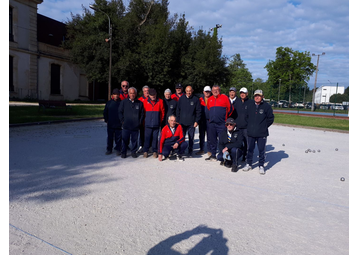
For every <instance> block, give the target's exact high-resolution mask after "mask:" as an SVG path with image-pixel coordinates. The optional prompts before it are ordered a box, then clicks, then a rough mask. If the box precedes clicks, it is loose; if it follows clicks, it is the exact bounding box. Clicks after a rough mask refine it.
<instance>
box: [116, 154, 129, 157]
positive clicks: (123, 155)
mask: <svg viewBox="0 0 358 255" xmlns="http://www.w3.org/2000/svg"><path fill="white" fill-rule="evenodd" d="M119 155H120V154H119ZM119 155H118V154H117V156H119ZM126 157H127V155H126V154H124V153H123V154H122V155H121V158H126Z"/></svg>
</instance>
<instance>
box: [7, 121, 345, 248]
mask: <svg viewBox="0 0 358 255" xmlns="http://www.w3.org/2000/svg"><path fill="white" fill-rule="evenodd" d="M197 138H198V136H197V134H196V141H195V146H198V140H197ZM105 139H106V127H105V125H104V123H103V122H102V121H86V122H73V123H62V124H57V125H41V126H27V127H15V128H10V130H9V144H10V146H9V153H10V155H9V168H10V169H9V170H10V171H9V176H10V179H9V184H10V201H9V223H10V225H9V236H10V238H9V250H10V254H16V255H17V254H36V255H48V254H129V255H133V254H134V255H137V254H163V255H164V254H165V255H168V254H169V255H174V254H235V255H236V254H322V255H323V254H324V255H327V254H333V255H337V254H348V251H349V250H348V249H349V247H348V246H349V242H348V237H349V231H348V230H349V200H348V195H349V189H348V188H349V162H348V161H349V158H348V152H349V148H348V142H349V135H348V134H347V133H336V132H328V131H322V130H312V129H303V128H292V127H284V126H278V125H273V126H272V127H271V128H270V136H269V138H268V143H267V162H268V163H267V166H266V169H267V173H266V175H263V176H261V175H259V173H258V169H257V162H256V163H255V164H254V167H255V168H254V170H253V171H250V172H242V171H241V170H240V171H239V172H237V173H231V172H230V170H229V169H228V168H225V167H221V166H219V163H218V162H206V161H205V160H204V159H203V158H202V157H196V158H189V159H186V160H185V161H184V162H177V161H164V162H159V161H158V160H155V159H153V158H148V159H144V158H143V157H139V158H138V159H136V160H132V159H131V158H126V159H121V158H119V157H117V156H115V154H113V155H109V156H106V155H104V152H105ZM307 149H311V150H315V153H313V152H308V153H305V151H306V150H307ZM336 149H338V150H336ZM318 150H320V152H318ZM256 155H257V154H256V153H255V156H256ZM241 167H242V166H241ZM341 177H345V181H341V180H340V178H341Z"/></svg>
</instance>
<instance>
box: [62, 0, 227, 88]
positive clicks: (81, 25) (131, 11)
mask: <svg viewBox="0 0 358 255" xmlns="http://www.w3.org/2000/svg"><path fill="white" fill-rule="evenodd" d="M93 5H94V6H95V7H96V9H98V10H101V11H95V12H91V11H90V10H89V9H87V8H86V7H83V11H84V13H83V14H82V15H72V20H69V21H68V22H67V28H68V40H67V42H66V45H65V46H66V47H67V48H68V49H70V52H71V57H72V60H73V62H74V63H76V64H78V65H80V66H81V68H83V69H84V71H85V72H86V74H87V77H88V79H89V80H90V81H93V80H95V81H97V82H102V83H105V82H106V81H107V80H108V70H109V68H108V66H109V43H107V42H105V39H106V38H108V31H109V29H108V28H109V26H108V17H107V16H106V14H108V16H109V17H110V20H111V24H112V27H113V29H112V87H113V83H117V84H119V83H120V81H122V80H128V81H129V82H130V84H131V86H134V87H136V88H137V89H138V90H140V89H141V87H142V86H144V85H146V84H147V85H149V86H150V87H154V88H156V89H157V91H158V92H159V93H161V92H163V91H164V90H165V89H166V88H168V87H169V88H171V89H173V87H174V85H175V84H176V83H177V82H181V83H183V84H184V85H189V84H190V85H193V87H194V89H195V88H199V87H200V89H202V87H203V86H205V85H212V84H214V83H223V82H224V81H225V79H226V76H227V75H228V72H227V70H226V67H225V64H226V59H225V58H224V57H222V56H221V54H222V43H221V40H219V39H218V38H217V36H211V35H210V33H206V32H204V31H202V30H199V31H198V32H194V33H193V32H192V28H190V27H189V24H188V22H187V21H186V19H185V15H181V16H178V15H177V14H174V15H173V16H172V17H169V11H168V5H169V1H168V0H161V1H148V0H131V1H130V2H129V4H128V8H127V10H126V8H125V6H124V4H123V1H122V0H111V1H106V0H95V3H94V4H93ZM102 11H103V12H102ZM105 13H106V14H105Z"/></svg>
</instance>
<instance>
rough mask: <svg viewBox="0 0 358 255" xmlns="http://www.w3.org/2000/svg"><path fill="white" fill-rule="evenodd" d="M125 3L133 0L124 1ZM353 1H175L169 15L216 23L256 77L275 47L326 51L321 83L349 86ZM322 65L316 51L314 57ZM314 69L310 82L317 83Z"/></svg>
mask: <svg viewBox="0 0 358 255" xmlns="http://www.w3.org/2000/svg"><path fill="white" fill-rule="evenodd" d="M123 1H124V3H125V4H128V3H129V0H123ZM93 3H94V0H44V1H43V3H42V4H39V5H38V13H40V14H42V15H45V16H47V17H50V18H52V19H55V20H58V21H61V22H66V21H67V20H68V19H71V15H70V13H71V12H72V13H73V14H82V13H83V9H82V5H83V6H85V7H87V8H88V6H89V5H90V4H93ZM349 4H350V3H349V0H324V1H323V0H295V1H287V0H270V1H268V0H254V1H252V0H225V1H224V0H195V1H194V0H172V1H170V3H169V11H170V15H171V16H172V15H174V14H175V13H177V14H185V17H186V19H187V21H188V22H189V26H191V27H192V28H193V29H194V31H197V30H199V29H203V30H205V31H209V30H210V28H212V27H214V26H215V25H216V24H221V25H222V27H221V28H220V29H219V30H218V35H219V37H221V38H222V41H223V55H226V56H227V57H229V58H230V57H231V56H233V55H234V54H237V53H239V54H240V55H241V58H242V59H243V61H244V63H245V64H246V67H247V68H248V69H249V71H250V72H251V73H252V76H253V78H254V79H256V78H261V79H263V80H264V81H266V80H267V78H268V77H267V71H266V69H265V68H264V66H265V65H266V64H267V63H268V61H269V60H275V55H276V49H277V48H278V47H280V46H282V47H289V48H292V49H293V50H295V51H299V52H305V51H306V52H310V53H311V54H312V53H315V54H316V55H317V54H322V53H323V52H324V53H325V55H321V56H320V58H319V65H318V66H319V68H318V70H319V71H318V76H317V87H319V86H330V85H332V86H336V85H337V83H338V84H339V86H344V87H348V86H349V39H350V38H349ZM312 63H314V64H315V65H317V56H313V57H312ZM314 81H315V73H314V74H313V75H312V76H311V78H310V81H309V83H308V84H309V87H310V88H313V86H314Z"/></svg>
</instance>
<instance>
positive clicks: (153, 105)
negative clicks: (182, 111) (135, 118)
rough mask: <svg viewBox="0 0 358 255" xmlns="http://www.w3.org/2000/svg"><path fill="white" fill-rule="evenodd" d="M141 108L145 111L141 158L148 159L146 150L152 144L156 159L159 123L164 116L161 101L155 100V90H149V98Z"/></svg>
mask: <svg viewBox="0 0 358 255" xmlns="http://www.w3.org/2000/svg"><path fill="white" fill-rule="evenodd" d="M143 106H144V110H145V120H144V123H145V124H144V125H145V129H144V136H145V137H144V148H143V152H144V153H143V157H144V158H147V157H148V150H149V147H150V143H152V150H153V157H154V158H157V157H158V152H157V151H158V136H159V129H160V123H162V121H163V119H164V114H165V113H164V104H163V100H162V99H160V98H157V92H156V91H155V89H149V98H148V99H147V100H146V101H144V104H143Z"/></svg>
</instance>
